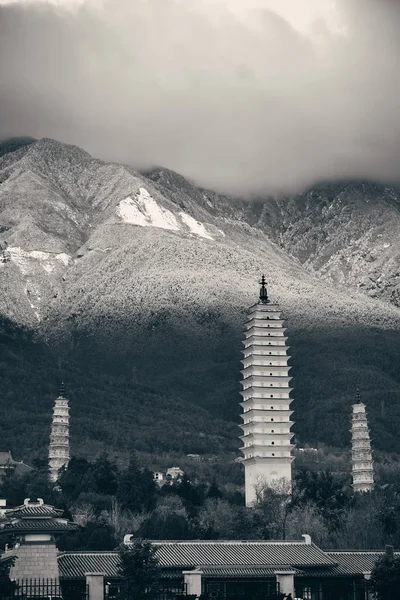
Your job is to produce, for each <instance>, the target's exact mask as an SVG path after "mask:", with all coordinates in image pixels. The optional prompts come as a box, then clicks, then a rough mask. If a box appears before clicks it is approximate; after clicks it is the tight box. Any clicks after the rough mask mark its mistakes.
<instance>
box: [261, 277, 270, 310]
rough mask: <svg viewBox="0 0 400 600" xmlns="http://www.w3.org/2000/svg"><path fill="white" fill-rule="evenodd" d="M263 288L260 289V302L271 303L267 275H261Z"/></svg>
mask: <svg viewBox="0 0 400 600" xmlns="http://www.w3.org/2000/svg"><path fill="white" fill-rule="evenodd" d="M260 285H261V289H260V304H269V298H268V292H267V282H266V280H265V275H263V276H262V277H261V281H260Z"/></svg>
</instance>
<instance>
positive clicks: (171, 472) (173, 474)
mask: <svg viewBox="0 0 400 600" xmlns="http://www.w3.org/2000/svg"><path fill="white" fill-rule="evenodd" d="M184 474H185V473H184V472H183V471H182V469H180V468H179V467H170V468H169V469H167V472H166V474H165V479H166V480H167V481H180V480H181V479H182V477H183V476H184Z"/></svg>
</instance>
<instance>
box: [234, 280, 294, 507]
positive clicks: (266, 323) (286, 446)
mask: <svg viewBox="0 0 400 600" xmlns="http://www.w3.org/2000/svg"><path fill="white" fill-rule="evenodd" d="M286 342H287V337H286V336H285V328H284V322H283V319H282V314H281V310H280V308H279V306H278V305H277V304H271V302H270V300H269V298H268V294H267V288H266V283H265V277H264V276H263V277H262V281H261V290H260V298H259V302H258V304H255V305H254V306H252V307H251V308H250V312H249V316H248V319H247V321H246V324H245V340H244V342H243V344H244V350H243V360H242V363H243V371H242V375H243V380H242V387H243V391H242V392H241V394H242V396H243V402H242V403H241V406H242V407H243V414H242V419H243V424H242V425H241V428H242V429H243V435H242V436H241V440H242V441H243V447H242V448H241V450H242V452H243V454H244V460H243V464H244V467H245V482H246V506H251V505H252V504H254V502H255V501H256V499H257V491H258V490H261V489H262V488H263V487H265V486H274V485H275V486H276V485H282V486H283V487H284V489H287V490H288V491H290V488H291V481H292V461H293V456H292V449H293V447H294V446H293V444H292V443H291V439H292V437H293V434H292V432H291V431H290V428H291V426H292V424H293V423H292V421H291V420H290V418H291V414H292V412H293V411H291V410H290V403H291V402H292V399H291V398H290V392H291V390H292V388H291V387H290V386H289V383H290V380H291V377H289V370H290V367H289V366H288V359H289V355H288V349H289V348H288V346H287V344H286Z"/></svg>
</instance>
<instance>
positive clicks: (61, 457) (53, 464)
mask: <svg viewBox="0 0 400 600" xmlns="http://www.w3.org/2000/svg"><path fill="white" fill-rule="evenodd" d="M69 458H70V457H69V404H68V400H67V399H66V398H65V386H64V382H62V383H61V386H60V392H59V395H58V398H56V400H55V402H54V408H53V420H52V424H51V433H50V445H49V479H50V481H57V479H58V475H59V470H60V469H61V468H62V467H68V463H69Z"/></svg>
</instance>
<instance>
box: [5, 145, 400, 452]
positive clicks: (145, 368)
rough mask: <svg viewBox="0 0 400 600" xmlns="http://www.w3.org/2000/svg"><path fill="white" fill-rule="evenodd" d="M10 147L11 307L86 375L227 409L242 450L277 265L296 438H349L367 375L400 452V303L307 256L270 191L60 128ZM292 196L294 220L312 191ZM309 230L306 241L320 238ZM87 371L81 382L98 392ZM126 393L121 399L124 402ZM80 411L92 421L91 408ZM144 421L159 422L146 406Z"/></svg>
mask: <svg viewBox="0 0 400 600" xmlns="http://www.w3.org/2000/svg"><path fill="white" fill-rule="evenodd" d="M12 154H14V156H11V157H10V156H7V155H5V156H3V157H2V159H1V158H0V181H2V183H1V185H0V227H1V229H0V231H2V234H1V236H2V240H1V241H2V242H3V243H4V242H5V241H6V242H7V244H8V245H7V249H6V251H5V252H6V255H7V260H6V262H3V263H0V271H1V276H2V282H3V283H2V287H3V290H4V292H5V293H3V294H2V299H1V300H0V312H1V314H3V316H4V317H8V318H11V319H12V320H13V321H15V322H16V323H19V324H21V325H24V326H26V327H29V328H30V329H31V330H32V331H34V332H35V335H36V336H38V339H42V340H45V342H46V344H47V345H48V347H49V348H51V354H52V355H53V356H54V357H56V358H55V359H54V360H55V362H56V361H57V360H62V362H63V364H65V365H79V368H80V369H81V370H83V371H85V370H86V371H87V373H88V376H87V379H88V380H92V379H93V377H95V376H96V375H95V374H100V373H101V380H103V377H105V378H110V379H109V382H110V381H111V382H112V381H115V382H116V384H115V386H116V389H118V390H119V389H123V386H122V388H120V383H119V382H120V381H121V378H122V380H123V381H125V382H129V381H130V382H131V383H132V381H134V382H135V383H134V385H140V386H145V387H146V389H147V388H151V389H153V390H155V392H156V395H157V394H159V395H160V394H164V395H165V397H166V398H168V399H170V400H171V401H172V404H171V403H170V400H168V403H169V406H170V407H171V411H172V412H174V411H175V409H173V408H172V406H173V405H174V402H175V400H174V398H175V399H176V402H177V406H178V405H179V407H180V408H179V411H180V412H181V411H182V407H183V406H185V405H187V406H188V407H189V408H188V410H192V409H190V407H191V406H197V407H198V408H199V410H202V411H206V412H202V413H201V414H202V415H203V416H202V419H205V422H207V419H209V427H210V430H213V431H215V427H214V426H213V425H211V422H212V421H213V419H215V418H216V417H218V419H220V420H221V421H220V423H221V425H219V427H221V428H223V425H222V423H226V424H227V425H226V427H227V428H228V430H229V432H230V433H229V435H228V437H225V438H224V437H223V436H222V438H221V439H222V440H225V441H222V442H221V443H222V446H218V447H225V448H226V449H228V448H229V449H230V450H232V448H233V447H234V437H232V436H234V435H236V433H233V432H234V431H235V428H234V425H233V423H234V422H235V421H237V419H238V413H239V394H238V390H239V370H240V362H239V361H240V347H241V336H242V334H241V329H242V323H243V322H244V319H245V313H246V310H247V307H249V306H250V305H251V304H254V302H255V301H256V300H257V281H258V278H259V276H260V274H261V271H263V270H265V271H266V272H267V273H268V278H269V282H270V295H271V297H273V299H274V300H277V301H278V302H279V303H280V305H281V308H282V309H283V311H284V313H285V315H287V317H288V319H287V326H288V327H289V340H290V343H291V345H292V356H293V359H292V364H293V375H294V389H295V400H294V403H293V404H294V409H295V411H296V413H295V416H296V425H295V427H296V429H295V433H296V435H297V438H298V439H299V440H300V442H301V443H317V442H318V441H324V442H327V443H331V444H335V445H339V446H340V445H343V444H345V443H348V431H347V430H348V428H349V425H348V418H349V414H348V413H349V407H350V403H351V401H352V398H353V397H354V393H355V387H356V386H357V384H358V385H360V386H361V388H362V389H363V393H364V397H365V399H366V401H368V405H369V410H370V414H371V422H372V423H371V427H372V429H373V433H374V432H375V439H376V440H377V444H378V446H379V447H380V448H381V449H386V450H391V451H400V446H399V445H398V442H397V435H396V427H397V425H400V414H398V410H397V405H398V400H399V399H400V378H399V375H398V374H397V371H396V369H394V368H393V365H396V364H397V365H398V364H399V360H400V344H399V342H398V341H397V338H398V331H399V329H400V311H399V309H398V308H397V306H396V305H395V303H393V304H391V303H390V302H388V301H387V296H385V295H380V298H378V299H374V298H369V297H368V295H367V294H365V293H363V292H361V291H359V290H357V286H354V287H350V286H349V284H348V283H346V281H339V284H338V285H336V286H332V285H331V284H330V283H329V281H326V280H324V278H323V277H321V274H318V276H316V275H317V274H316V273H315V272H314V271H313V268H314V267H313V266H312V265H311V264H305V265H303V264H301V260H300V257H299V256H292V253H291V251H290V252H289V250H288V248H287V247H285V244H283V243H282V239H283V238H284V235H283V234H281V233H279V232H276V233H271V230H272V229H274V223H275V221H274V220H273V219H272V216H271V217H268V215H269V214H270V215H272V213H273V211H275V213H274V214H275V217H274V218H275V220H276V219H279V218H281V217H280V216H279V215H282V214H283V209H282V208H280V209H279V210H278V208H279V207H277V205H276V203H275V204H274V203H272V202H270V203H269V204H268V203H267V200H264V201H263V202H264V203H267V204H265V206H267V208H268V207H269V208H268V210H267V209H266V208H264V209H263V208H261V209H260V206H259V205H258V204H257V201H256V202H255V204H250V205H249V203H247V204H246V203H245V202H244V201H242V200H237V199H236V200H235V199H229V198H227V197H223V196H220V195H218V194H215V193H213V192H209V191H205V190H200V189H197V188H194V186H193V185H192V184H191V183H190V182H187V181H186V180H185V179H184V178H182V177H181V176H179V175H177V174H172V172H170V171H166V170H162V169H160V168H158V169H155V170H153V171H151V172H147V173H137V172H136V171H134V170H133V169H132V168H130V167H126V166H124V165H118V164H114V163H111V164H108V163H104V162H103V161H99V160H98V159H92V158H91V157H90V156H89V155H88V154H87V153H86V152H84V151H82V150H80V149H79V148H76V147H71V146H68V145H65V144H62V143H60V142H56V141H54V140H47V139H44V140H40V141H38V142H33V143H31V144H29V146H27V147H26V148H25V149H24V151H23V152H22V149H19V150H16V151H15V152H13V153H12ZM318 189H320V188H318ZM338 193H339V195H340V192H338V191H337V193H336V195H335V193H332V197H333V198H336V197H337V195H338ZM310 194H311V192H310ZM318 194H319V195H318V198H316V199H315V202H314V203H315V204H316V208H315V212H316V215H317V217H318V215H319V211H320V203H321V198H320V195H321V192H320V191H319V192H318ZM307 198H308V196H307V197H306V200H307ZM325 200H326V201H328V197H327V198H326V199H325ZM343 201H344V200H343ZM303 202H305V201H304V199H303ZM374 202H375V201H374ZM292 205H294V206H295V208H296V211H294V219H295V220H296V218H297V216H298V214H299V213H301V211H300V209H299V208H297V207H298V205H300V207H301V198H300V200H298V201H297V204H296V202H295V201H294V200H293V201H292ZM238 207H239V208H238ZM289 208H290V206H289ZM289 208H288V209H287V211H286V213H285V214H286V215H289V213H290V211H289ZM373 208H374V210H375V204H373ZM307 210H309V212H310V211H311V208H310V207H309V208H308V209H307ZM246 211H247V212H246ZM303 212H304V211H303ZM311 212H312V211H311ZM339 212H340V211H339ZM342 212H343V211H342ZM305 213H306V217H307V214H308V213H307V211H305ZM340 214H341V215H342V217H343V216H344V215H345V214H346V211H345V212H344V215H343V214H342V213H341V212H340ZM374 214H375V212H373V215H374ZM182 215H185V216H182ZM257 215H258V217H257ZM260 215H261V216H260ZM301 215H303V213H301ZM306 217H304V218H306ZM317 217H315V220H316V221H318V218H317ZM285 218H286V219H288V218H289V217H288V216H286V217H285ZM371 219H372V217H371ZM385 222H386V221H385ZM285 223H286V225H287V221H285ZM333 223H334V225H335V227H337V221H335V220H334V221H333ZM286 225H285V226H286ZM303 225H304V223H300V225H299V228H298V229H297V230H296V231H297V234H296V235H295V234H290V235H292V237H294V240H295V243H294V245H293V244H292V248H293V247H295V246H296V243H297V244H299V247H300V246H301V243H302V238H301V235H300V233H299V232H300V231H301V227H302V226H303ZM323 225H325V222H323ZM293 226H295V223H294V224H293ZM382 226H384V224H383V225H382ZM396 226H397V221H394V224H393V228H395V227H396ZM316 227H317V230H316V234H318V235H319V230H318V224H317V225H316ZM393 231H394V229H393ZM311 233H312V228H311ZM287 235H288V238H287V239H289V238H290V236H289V234H287ZM310 236H311V234H310ZM290 239H291V238H290ZM310 240H312V236H311V237H307V236H305V239H304V240H303V242H304V244H305V245H306V247H307V248H308V249H309V248H310V244H311V241H310ZM285 243H286V242H285ZM287 243H288V242H287ZM345 249H346V251H347V246H346V248H345ZM297 253H298V252H297ZM307 256H309V255H307ZM385 256H386V255H385ZM303 259H304V257H303ZM304 262H307V260H305V261H304ZM327 279H328V280H329V278H327ZM75 368H76V367H72V366H71V372H73V371H74V369H75ZM52 373H53V375H54V368H53V367H52ZM98 376H100V375H98ZM84 377H85V376H84V374H82V373H81V374H80V375H79V377H77V380H79V381H80V383H79V385H81V387H82V388H84V389H87V384H84V383H83V380H84ZM72 379H73V380H74V376H72ZM72 383H73V387H74V386H75V385H76V382H75V383H74V382H72ZM109 385H112V384H109V383H108V384H107V386H109ZM124 385H125V384H124ZM11 387H12V386H10V383H7V384H6V388H7V393H8V394H9V395H11V396H12V393H13V392H12V389H11ZM382 390H384V394H385V403H386V404H385V410H384V411H383V413H382V410H381V408H382V403H381V400H382V398H381V393H382ZM74 393H75V391H74ZM96 393H98V392H96ZM118 394H120V395H118V398H119V400H118V401H116V406H118V403H119V406H120V410H121V411H122V410H126V409H123V408H122V407H124V406H126V402H125V400H124V399H123V392H118ZM121 394H122V395H121ZM178 399H179V401H178ZM182 402H183V404H182ZM101 405H102V406H103V409H104V410H105V405H104V402H103V401H102V402H101ZM77 410H78V412H77V416H76V418H77V419H81V418H82V419H83V418H84V417H83V414H84V413H85V411H84V407H83V406H82V407H81V408H79V407H78V408H77ZM79 411H80V412H81V416H79ZM21 414H22V413H21ZM205 415H208V416H207V418H206V416H205ZM85 418H86V417H85ZM98 418H99V419H100V417H96V416H94V417H93V419H94V424H95V423H96V422H97V419H98ZM218 422H219V421H218ZM332 425H334V426H333V427H332ZM110 427H112V425H110ZM118 427H121V426H120V425H119V426H118ZM140 427H141V428H142V430H143V431H150V430H151V423H150V422H149V423H148V424H145V411H142V416H141V418H140ZM85 431H86V430H85ZM237 433H238V432H237ZM86 435H89V438H90V435H91V434H90V433H88V432H87V431H86ZM146 435H147V434H146ZM213 435H214V434H213ZM127 436H128V438H129V433H128V429H124V430H123V434H122V437H124V438H125V439H127ZM229 436H231V437H229ZM78 437H79V440H80V441H79V443H81V444H85V443H88V442H87V441H85V440H84V439H83V438H82V435H81V434H79V436H78ZM192 438H193V440H195V429H194V428H193V429H192ZM114 443H115V442H113V444H114ZM163 443H164V442H163ZM193 443H195V442H194V441H193ZM171 444H172V442H171ZM34 445H35V442H34V443H33V446H34ZM78 445H79V444H78ZM128 445H129V444H128ZM214 446H215V444H214ZM164 447H165V443H164ZM186 447H188V446H186Z"/></svg>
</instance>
